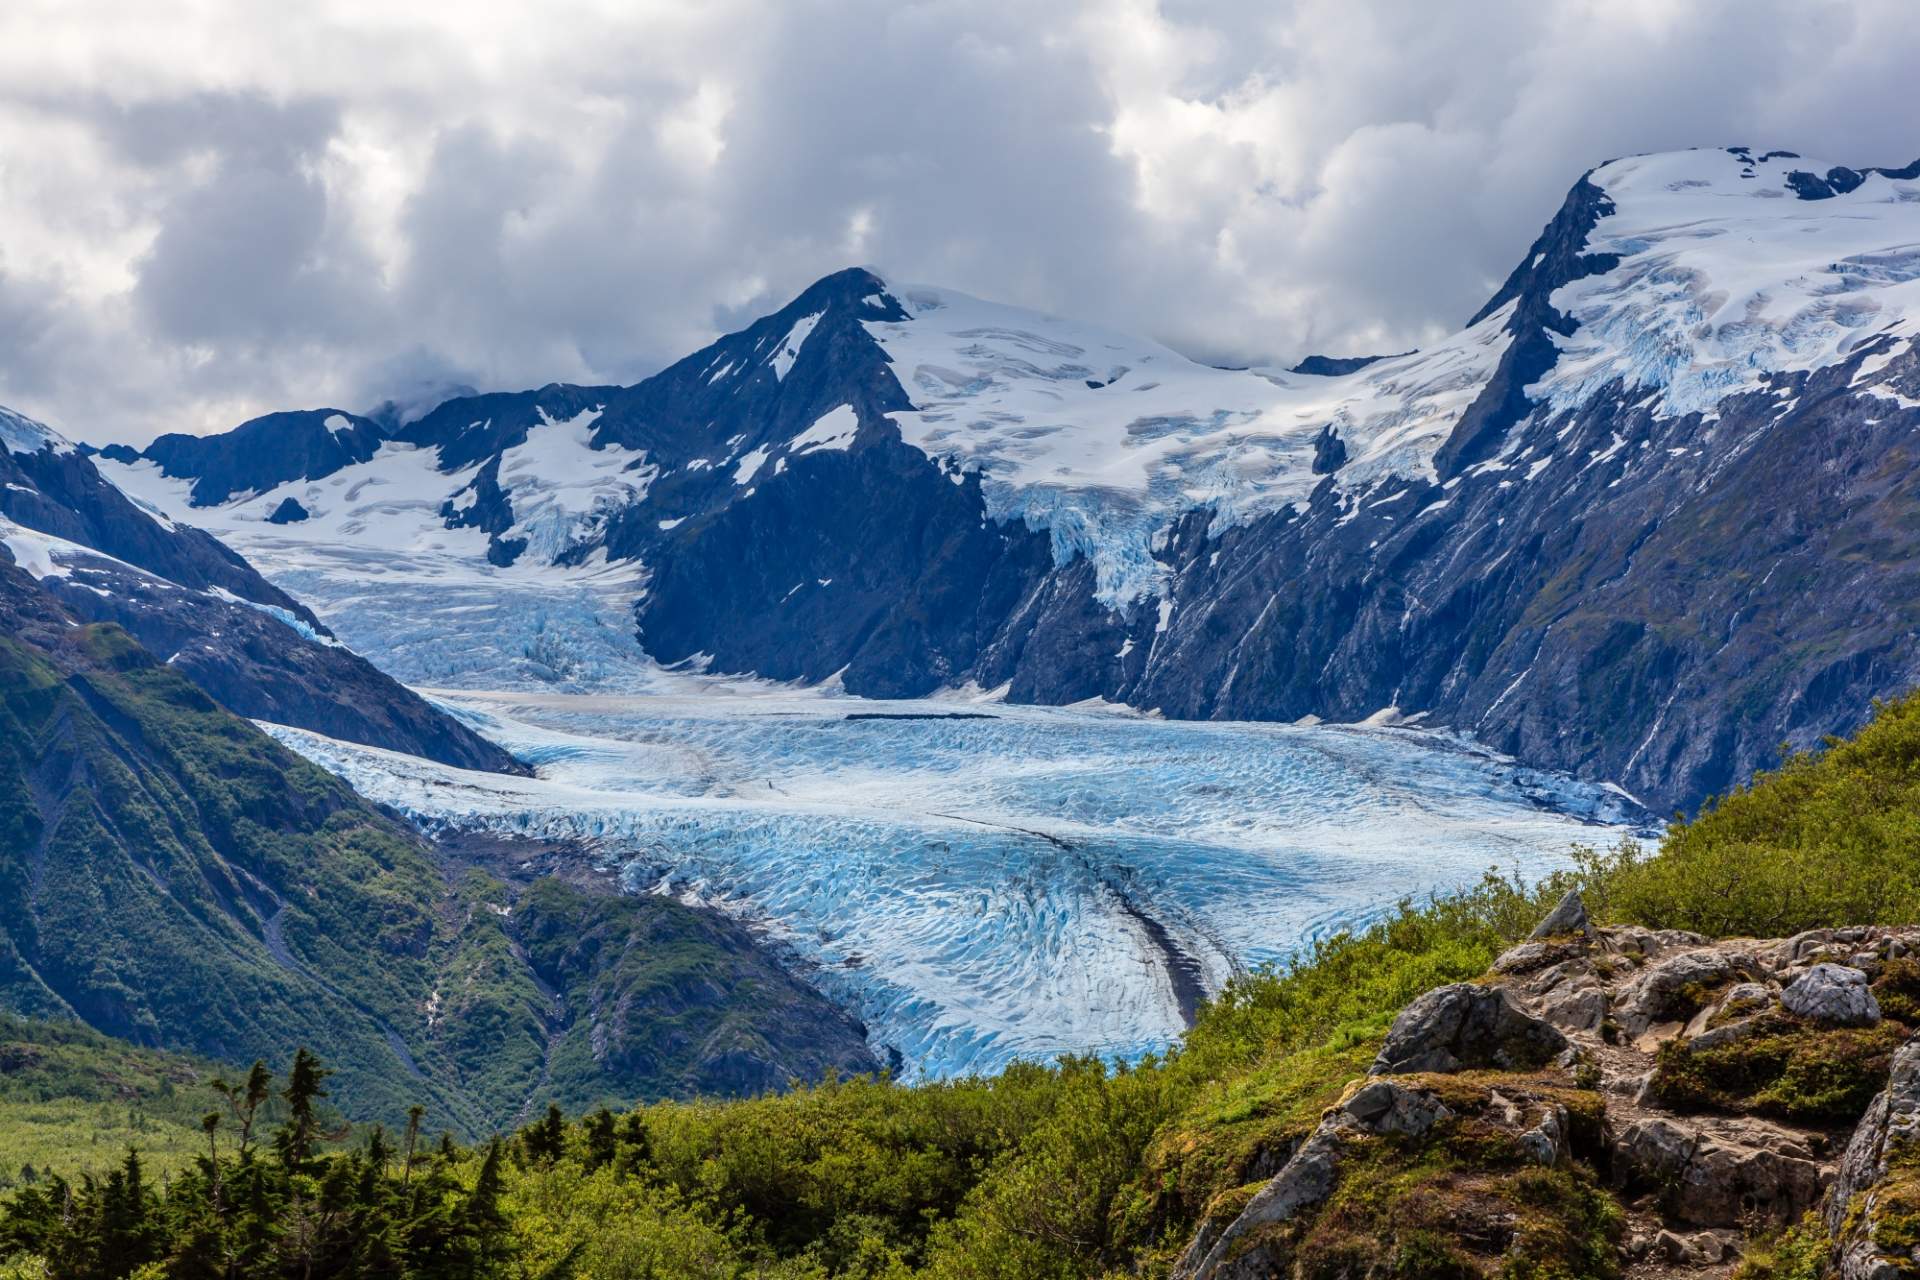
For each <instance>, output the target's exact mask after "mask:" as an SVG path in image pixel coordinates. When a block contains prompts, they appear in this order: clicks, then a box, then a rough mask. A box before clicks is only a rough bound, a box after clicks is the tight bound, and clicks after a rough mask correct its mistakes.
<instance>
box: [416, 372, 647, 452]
mask: <svg viewBox="0 0 1920 1280" xmlns="http://www.w3.org/2000/svg"><path fill="white" fill-rule="evenodd" d="M619 392H620V388H619V387H613V386H577V385H575V384H573V383H569V382H549V383H548V384H547V385H546V386H544V387H540V388H538V389H537V390H532V391H491V392H486V393H484V394H481V395H471V396H460V397H458V398H456V399H453V400H447V401H444V402H442V403H441V404H439V405H437V406H435V407H434V408H433V409H432V410H431V411H429V412H428V413H426V414H423V415H422V416H420V417H418V418H416V419H414V420H413V421H412V422H410V423H408V424H407V425H406V426H404V427H402V428H400V430H398V431H396V432H394V433H393V437H392V438H393V439H394V440H395V441H397V442H399V443H401V444H412V445H419V446H421V447H423V448H434V449H438V450H439V451H440V469H441V470H442V471H447V472H451V471H458V470H460V469H461V468H463V467H470V466H472V465H473V464H474V463H476V462H482V461H485V460H486V459H488V458H491V457H494V456H496V455H498V454H500V453H501V452H503V451H505V450H507V449H511V448H513V447H515V446H516V445H520V444H524V443H526V439H527V432H528V431H530V430H532V429H533V428H534V427H536V426H538V425H539V424H540V423H542V422H545V421H559V420H563V419H567V418H572V417H575V416H577V415H578V414H580V413H583V412H585V411H586V410H588V409H594V408H598V407H600V406H603V405H605V404H606V403H607V402H608V401H609V400H611V399H612V398H613V397H614V396H616V395H617V394H619Z"/></svg>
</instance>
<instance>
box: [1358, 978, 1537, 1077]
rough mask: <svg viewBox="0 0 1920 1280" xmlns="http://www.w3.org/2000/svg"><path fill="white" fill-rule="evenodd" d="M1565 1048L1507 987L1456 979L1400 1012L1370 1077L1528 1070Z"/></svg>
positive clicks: (1370, 1072) (1369, 1071)
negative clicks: (1490, 1069) (1517, 1002)
mask: <svg viewBox="0 0 1920 1280" xmlns="http://www.w3.org/2000/svg"><path fill="white" fill-rule="evenodd" d="M1566 1049H1567V1038H1566V1036H1564V1035H1562V1034H1561V1033H1560V1031H1559V1029H1558V1028H1556V1027H1554V1026H1552V1025H1551V1024H1550V1023H1547V1022H1545V1021H1543V1020H1541V1019H1539V1018H1536V1017H1534V1016H1533V1015H1531V1014H1529V1013H1527V1012H1525V1011H1524V1010H1522V1009H1519V1008H1517V1007H1516V1006H1515V1005H1514V1003H1513V1001H1512V999H1511V998H1509V997H1508V995H1507V993H1506V991H1504V990H1503V989H1501V988H1499V987H1482V986H1477V985H1475V984H1474V983H1471V982H1456V983H1454V984H1453V985H1451V986H1446V987H1437V988H1435V989H1434V990H1432V991H1429V992H1427V993H1426V994H1425V995H1423V996H1421V997H1420V998H1419V999H1418V1000H1415V1001H1414V1002H1413V1003H1412V1004H1410V1005H1408V1006H1407V1007H1406V1008H1405V1009H1402V1010H1401V1011H1400V1016H1399V1017H1398V1018H1395V1019H1394V1020H1393V1029H1392V1030H1390V1031H1389V1032H1387V1040H1386V1043H1385V1044H1384V1045H1382V1046H1381V1047H1380V1053H1379V1056H1378V1057H1376V1058H1375V1059H1374V1061H1373V1066H1372V1067H1371V1068H1369V1070H1368V1073H1367V1074H1369V1075H1376V1076H1379V1075H1404V1074H1407V1073H1409V1072H1415V1071H1442V1072H1453V1071H1469V1070H1473V1069H1476V1068H1481V1067H1497V1068H1500V1069H1502V1070H1506V1071H1528V1070H1532V1069H1533V1068H1535V1067H1540V1066H1544V1065H1546V1064H1547V1063H1548V1062H1551V1061H1552V1060H1553V1059H1554V1058H1556V1057H1558V1056H1559V1055H1560V1054H1562V1053H1564V1052H1565V1051H1566Z"/></svg>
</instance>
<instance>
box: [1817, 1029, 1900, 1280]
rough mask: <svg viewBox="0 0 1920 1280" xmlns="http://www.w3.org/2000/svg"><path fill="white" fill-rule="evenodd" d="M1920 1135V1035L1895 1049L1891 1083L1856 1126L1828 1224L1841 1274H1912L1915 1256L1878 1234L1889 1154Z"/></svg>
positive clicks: (1861, 1278)
mask: <svg viewBox="0 0 1920 1280" xmlns="http://www.w3.org/2000/svg"><path fill="white" fill-rule="evenodd" d="M1917 1138H1920V1039H1915V1040H1909V1041H1908V1042H1907V1043H1906V1044H1904V1045H1902V1046H1900V1049H1899V1051H1898V1052H1897V1053H1895V1054H1894V1055H1893V1069H1892V1071H1891V1072H1890V1073H1889V1075H1888V1077H1887V1087H1886V1089H1885V1090H1884V1091H1883V1092H1881V1093H1880V1094H1879V1095H1878V1096H1877V1097H1875V1098H1874V1100H1873V1103H1872V1105H1870V1106H1869V1107H1868V1108H1867V1112H1866V1114H1865V1115H1864V1116H1862V1117H1861V1118H1860V1123H1859V1125H1857V1126H1856V1127H1855V1128H1854V1131H1853V1137H1852V1139H1851V1140H1850V1141H1849V1142H1848V1143H1847V1150H1846V1154H1844V1155H1843V1156H1841V1158H1840V1171H1839V1175H1838V1177H1836V1178H1835V1179H1834V1184H1833V1193H1832V1195H1831V1196H1830V1197H1829V1198H1828V1200H1827V1212H1826V1219H1827V1230H1828V1232H1829V1233H1830V1234H1831V1235H1832V1236H1833V1242H1834V1271H1835V1274H1836V1275H1838V1276H1839V1277H1840V1278H1841V1280H1890V1278H1891V1277H1896V1276H1909V1275H1912V1274H1913V1263H1914V1261H1915V1260H1914V1259H1912V1258H1901V1257H1896V1256H1892V1255H1890V1254H1889V1253H1888V1252H1887V1251H1886V1250H1883V1249H1882V1248H1881V1247H1880V1245H1879V1244H1878V1242H1877V1241H1876V1240H1875V1239H1874V1236H1875V1233H1876V1229H1877V1225H1878V1217H1879V1214H1878V1210H1879V1208H1880V1203H1881V1199H1882V1195H1883V1193H1884V1192H1885V1190H1886V1189H1887V1186H1888V1183H1889V1181H1890V1180H1891V1176H1892V1175H1893V1167H1892V1162H1891V1160H1890V1159H1889V1157H1890V1156H1892V1155H1893V1154H1895V1153H1896V1152H1898V1151H1899V1150H1900V1149H1901V1148H1902V1147H1906V1146H1908V1145H1909V1144H1911V1143H1913V1142H1914V1141H1915V1140H1916V1139H1917Z"/></svg>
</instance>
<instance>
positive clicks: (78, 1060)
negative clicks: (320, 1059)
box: [0, 1014, 222, 1187]
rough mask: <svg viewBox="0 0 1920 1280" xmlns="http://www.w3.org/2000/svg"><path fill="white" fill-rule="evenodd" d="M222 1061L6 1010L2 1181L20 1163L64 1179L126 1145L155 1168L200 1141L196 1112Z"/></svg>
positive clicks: (180, 1161)
mask: <svg viewBox="0 0 1920 1280" xmlns="http://www.w3.org/2000/svg"><path fill="white" fill-rule="evenodd" d="M221 1070H222V1068H221V1067H219V1066H218V1065H217V1064H215V1063H212V1062H208V1061H205V1060H203V1059H198V1058H189V1057H185V1056H183V1055H180V1054H173V1053H167V1052H165V1051H163V1050H159V1049H143V1048H140V1047H138V1046H136V1045H131V1044H128V1043H127V1042H126V1041H124V1040H115V1039H113V1038H112V1037H110V1036H104V1035H101V1034H100V1033H99V1032H96V1031H92V1030H89V1029H88V1028H86V1027H83V1026H79V1025H77V1024H75V1023H71V1022H65V1023H61V1022H42V1021H35V1020H29V1019H25V1018H16V1017H12V1016H10V1015H6V1014H0V1187H7V1186H13V1185H19V1184H20V1182H21V1180H22V1177H21V1175H22V1167H23V1166H31V1167H32V1169H33V1171H34V1173H35V1175H36V1176H44V1175H45V1174H46V1173H49V1172H51V1173H57V1174H59V1175H61V1176H63V1177H66V1178H68V1179H72V1178H74V1177H77V1176H78V1175H79V1174H82V1173H90V1172H99V1171H100V1170H103V1169H106V1168H108V1167H110V1166H112V1165H114V1164H116V1163H118V1161H119V1160H120V1158H121V1157H122V1156H124V1155H125V1154H126V1151H127V1148H128V1147H129V1146H135V1147H138V1148H139V1149H140V1150H141V1151H142V1152H144V1153H147V1154H148V1156H149V1157H150V1159H151V1160H152V1162H153V1165H154V1167H155V1168H156V1170H159V1169H171V1168H176V1167H179V1166H182V1165H184V1164H186V1163H187V1161H188V1160H189V1159H190V1158H191V1157H192V1156H193V1155H194V1154H195V1153H196V1152H198V1151H200V1150H203V1149H204V1140H203V1138H202V1137H201V1133H200V1117H201V1116H202V1115H204V1114H205V1113H206V1112H207V1111H209V1110H211V1109H212V1106H213V1103H214V1101H215V1100H216V1099H215V1098H214V1095H213V1094H212V1093H211V1091H209V1090H208V1089H207V1088H206V1082H207V1081H208V1079H210V1078H211V1077H212V1076H214V1075H215V1074H218V1073H219V1072H220V1071H221Z"/></svg>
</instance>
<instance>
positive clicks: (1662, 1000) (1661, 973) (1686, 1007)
mask: <svg viewBox="0 0 1920 1280" xmlns="http://www.w3.org/2000/svg"><path fill="white" fill-rule="evenodd" d="M1757 974H1758V969H1757V967H1756V966H1755V965H1754V964H1753V962H1752V961H1751V960H1749V959H1747V958H1745V957H1743V956H1740V955H1737V954H1729V953H1727V952H1724V951H1715V950H1699V951H1683V952H1681V953H1680V954H1678V955H1673V956H1668V957H1667V958H1666V959H1664V960H1659V961H1657V962H1655V963H1654V964H1652V965H1650V966H1648V968H1647V969H1646V970H1645V971H1644V972H1642V973H1640V974H1638V975H1636V976H1635V977H1634V979H1633V980H1632V981H1631V982H1629V983H1628V984H1627V985H1626V987H1625V988H1624V989H1623V990H1622V991H1621V992H1620V995H1619V998H1618V999H1617V1000H1616V1002H1615V1006H1614V1008H1615V1017H1616V1018H1617V1019H1618V1021H1619V1023H1620V1028H1621V1030H1622V1031H1624V1032H1626V1034H1627V1035H1628V1036H1630V1037H1637V1036H1641V1035H1644V1034H1646V1032H1647V1031H1648V1029H1650V1028H1651V1027H1653V1026H1654V1025H1656V1024H1658V1023H1662V1022H1669V1021H1672V1020H1674V1019H1676V1018H1689V1017H1692V1016H1693V1014H1694V1013H1696V1012H1698V1005H1697V1003H1696V999H1697V996H1698V994H1699V993H1701V992H1703V991H1708V990H1711V989H1712V988H1715V987H1718V986H1720V985H1722V984H1723V983H1727V982H1733V981H1737V980H1743V979H1751V978H1753V977H1755V976H1757Z"/></svg>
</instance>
